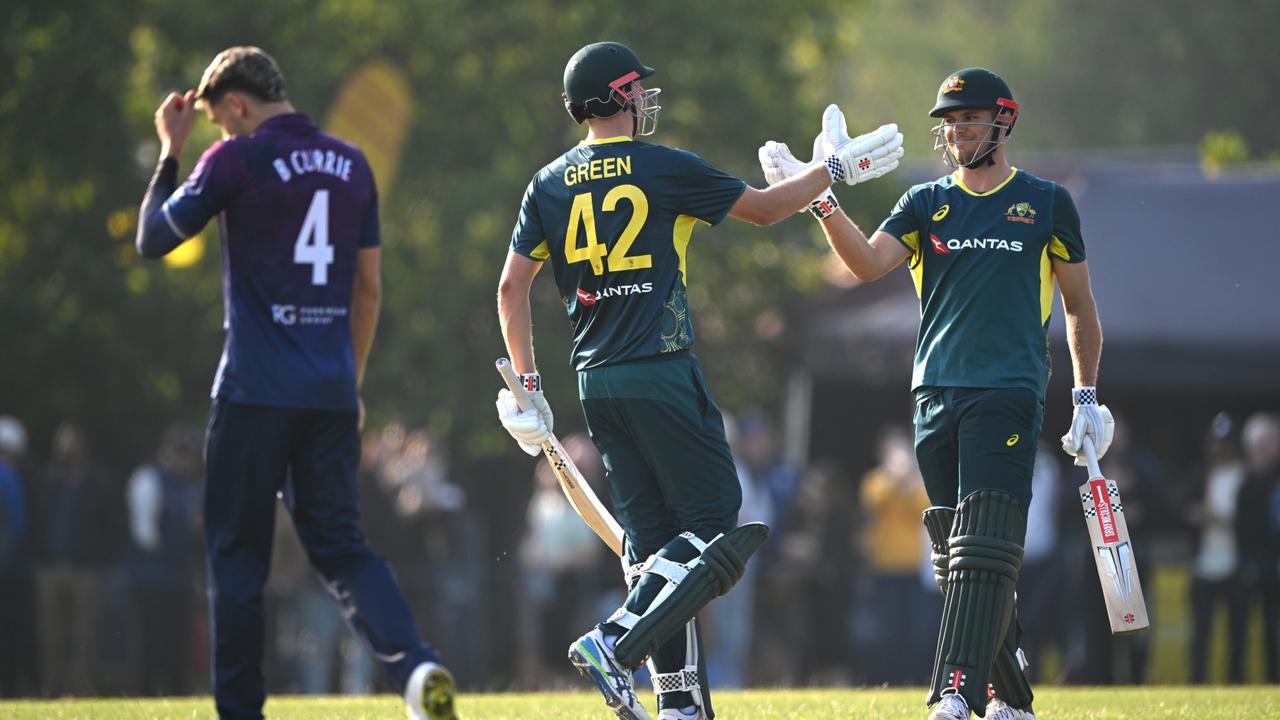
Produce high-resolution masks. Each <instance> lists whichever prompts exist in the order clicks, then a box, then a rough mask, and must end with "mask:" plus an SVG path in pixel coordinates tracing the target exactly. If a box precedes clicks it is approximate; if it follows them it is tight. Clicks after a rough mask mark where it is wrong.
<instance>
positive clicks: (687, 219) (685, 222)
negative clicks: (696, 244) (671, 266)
mask: <svg viewBox="0 0 1280 720" xmlns="http://www.w3.org/2000/svg"><path fill="white" fill-rule="evenodd" d="M699 222H705V221H701V220H698V218H696V217H694V216H692V215H680V216H678V217H676V224H675V227H674V229H673V231H672V233H671V244H672V245H674V246H675V249H676V257H677V258H679V259H680V277H681V279H682V280H683V281H684V284H685V287H688V286H689V269H688V267H687V265H686V258H685V253H687V252H688V250H689V240H690V238H692V237H693V229H694V228H695V227H697V225H698V223H699Z"/></svg>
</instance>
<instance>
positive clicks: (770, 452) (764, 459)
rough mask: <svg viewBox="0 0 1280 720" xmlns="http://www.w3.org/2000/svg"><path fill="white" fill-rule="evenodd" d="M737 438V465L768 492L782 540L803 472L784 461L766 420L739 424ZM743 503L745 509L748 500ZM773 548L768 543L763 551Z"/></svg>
mask: <svg viewBox="0 0 1280 720" xmlns="http://www.w3.org/2000/svg"><path fill="white" fill-rule="evenodd" d="M737 434H738V444H737V447H736V448H734V452H735V454H736V455H737V461H738V462H739V463H740V464H741V465H742V467H743V468H745V469H746V471H747V473H748V474H750V476H751V477H752V478H753V482H754V483H756V484H757V485H758V486H759V487H762V488H764V489H765V490H766V491H768V493H769V506H770V514H771V518H772V520H773V522H771V523H769V526H770V530H771V531H772V532H773V534H774V535H775V536H781V535H782V534H784V533H785V532H786V530H787V528H786V527H784V525H783V523H785V521H786V518H787V515H788V514H789V513H790V511H791V500H792V497H793V496H794V495H795V492H796V481H797V480H798V479H799V476H800V475H799V472H797V470H796V468H793V467H790V466H788V465H787V463H786V462H785V461H784V460H783V459H782V455H781V453H780V452H779V451H778V443H777V439H776V438H775V437H774V425H773V423H772V422H771V421H770V420H769V419H768V418H766V417H765V416H763V415H759V414H750V415H747V416H745V417H744V418H743V419H742V420H741V421H740V422H739V423H738V431H737ZM743 501H744V505H745V501H746V498H743ZM771 546H772V543H767V544H765V546H764V547H763V548H761V549H762V550H763V551H764V552H765V553H771V552H772V551H773V550H772V547H771Z"/></svg>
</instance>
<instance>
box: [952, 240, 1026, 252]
mask: <svg viewBox="0 0 1280 720" xmlns="http://www.w3.org/2000/svg"><path fill="white" fill-rule="evenodd" d="M970 248H977V249H981V250H1008V251H1010V252H1022V241H1021V240H1001V239H1000V238H965V239H964V240H960V239H957V238H951V239H950V240H948V241H947V249H948V250H968V249H970Z"/></svg>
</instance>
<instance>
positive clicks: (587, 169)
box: [564, 155, 631, 185]
mask: <svg viewBox="0 0 1280 720" xmlns="http://www.w3.org/2000/svg"><path fill="white" fill-rule="evenodd" d="M630 174H631V156H630V155H624V156H622V157H607V158H596V159H595V160H592V161H591V162H584V163H578V164H577V165H570V166H569V167H567V168H565V169H564V184H565V185H577V184H578V183H584V182H586V181H588V180H599V179H601V178H614V177H621V176H623V175H630Z"/></svg>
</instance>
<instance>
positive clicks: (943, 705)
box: [929, 692, 969, 720]
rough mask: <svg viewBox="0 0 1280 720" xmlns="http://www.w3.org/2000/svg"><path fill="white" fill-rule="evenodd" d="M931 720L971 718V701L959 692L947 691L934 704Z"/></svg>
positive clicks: (930, 715)
mask: <svg viewBox="0 0 1280 720" xmlns="http://www.w3.org/2000/svg"><path fill="white" fill-rule="evenodd" d="M929 720H969V703H967V702H965V699H964V698H963V697H961V696H960V694H959V693H954V692H952V693H947V694H946V695H943V696H942V699H941V700H939V701H938V704H937V705H934V706H933V712H931V713H929Z"/></svg>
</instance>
